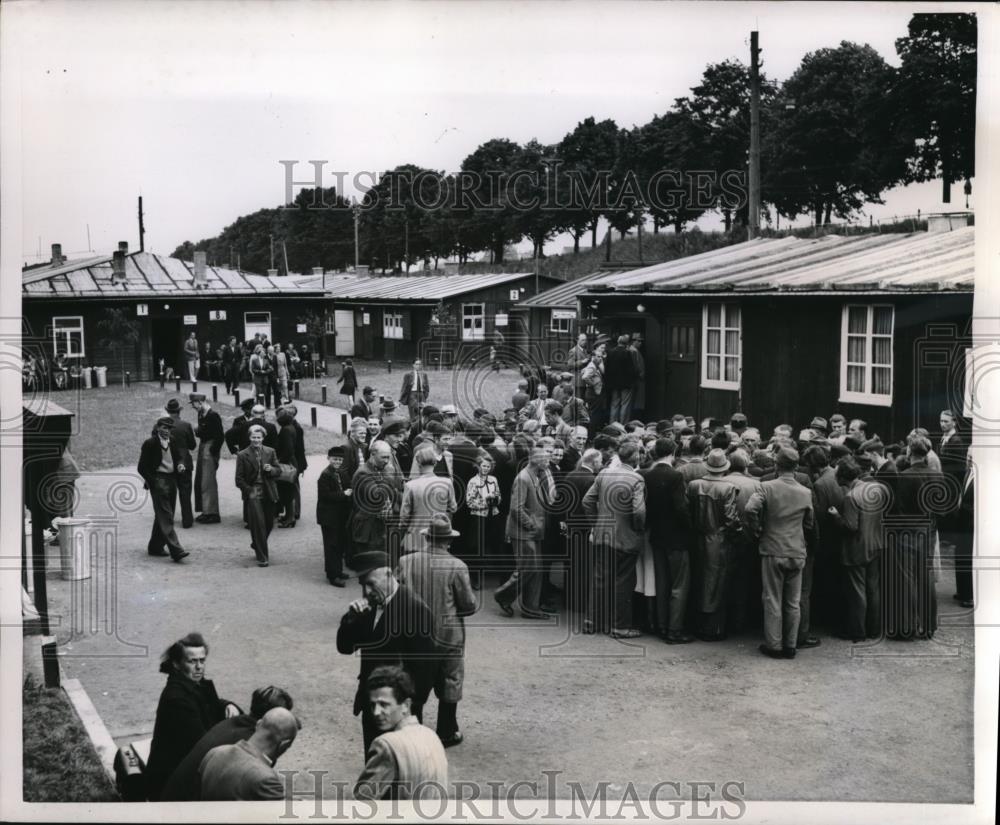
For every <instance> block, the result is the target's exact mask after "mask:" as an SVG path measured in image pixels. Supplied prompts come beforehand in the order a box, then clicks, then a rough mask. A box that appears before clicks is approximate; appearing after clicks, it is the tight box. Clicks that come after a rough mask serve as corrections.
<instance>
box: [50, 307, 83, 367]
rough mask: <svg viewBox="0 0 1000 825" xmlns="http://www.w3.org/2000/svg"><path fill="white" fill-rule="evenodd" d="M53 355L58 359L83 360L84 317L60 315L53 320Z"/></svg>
mask: <svg viewBox="0 0 1000 825" xmlns="http://www.w3.org/2000/svg"><path fill="white" fill-rule="evenodd" d="M52 354H53V357H56V358H58V357H59V356H60V355H65V356H66V357H67V358H83V357H84V356H85V355H86V354H87V353H86V350H85V349H84V346H83V316H82V315H59V316H56V317H54V318H53V319H52Z"/></svg>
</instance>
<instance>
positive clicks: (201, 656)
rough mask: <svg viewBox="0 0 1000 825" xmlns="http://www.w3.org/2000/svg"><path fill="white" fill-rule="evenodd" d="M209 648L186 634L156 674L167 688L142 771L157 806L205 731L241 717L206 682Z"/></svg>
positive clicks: (199, 638)
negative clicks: (168, 784) (165, 682)
mask: <svg viewBox="0 0 1000 825" xmlns="http://www.w3.org/2000/svg"><path fill="white" fill-rule="evenodd" d="M207 656H208V645H207V644H206V642H205V639H204V638H203V637H202V635H201V634H200V633H189V634H188V635H187V636H185V637H184V638H183V639H179V640H178V641H176V642H174V643H173V644H172V645H170V647H169V648H167V650H166V652H165V653H164V654H163V656H161V657H160V673H166V674H167V684H166V686H165V687H164V688H163V692H162V693H161V694H160V703H159V704H158V705H157V707H156V723H155V725H154V727H153V741H152V744H151V745H150V749H149V762H148V763H147V765H146V770H145V773H144V776H145V777H146V793H147V796H148V797H149V799H150V800H151V801H153V802H156V801H158V800H159V798H160V794H161V793H162V792H163V787H164V785H166V782H167V779H169V778H170V774H172V773H173V772H174V769H175V768H176V767H177V766H178V765H179V764H180V763H181V760H183V759H184V757H185V756H187V755H188V753H190V751H191V749H192V748H193V747H194V746H195V744H196V743H197V742H198V740H199V739H201V737H202V736H204V735H205V733H207V732H208V730H209V728H211V727H212V726H213V725H215V724H216V723H217V722H221V721H222V720H223V719H225V718H227V717H230V716H236V715H237V714H240V713H242V712H243V711H242V710H240V708H239V707H238V706H237V705H235V704H234V703H232V702H227V701H226V700H225V699H220V698H219V694H218V693H216V692H215V685H214V684H213V683H212V680H211V679H206V678H205V659H206V657H207Z"/></svg>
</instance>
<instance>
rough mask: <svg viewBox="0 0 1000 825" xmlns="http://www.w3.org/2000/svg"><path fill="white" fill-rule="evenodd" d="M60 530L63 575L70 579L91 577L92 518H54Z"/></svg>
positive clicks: (53, 520) (60, 556) (60, 557)
mask: <svg viewBox="0 0 1000 825" xmlns="http://www.w3.org/2000/svg"><path fill="white" fill-rule="evenodd" d="M52 526H53V527H55V528H56V529H58V530H59V566H60V570H61V571H62V577H63V578H64V579H69V580H70V581H78V580H79V579H89V578H90V536H91V530H90V519H88V518H54V519H52Z"/></svg>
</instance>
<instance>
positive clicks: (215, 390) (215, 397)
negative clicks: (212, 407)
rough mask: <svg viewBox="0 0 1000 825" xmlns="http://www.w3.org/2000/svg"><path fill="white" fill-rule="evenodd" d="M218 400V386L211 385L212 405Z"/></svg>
mask: <svg viewBox="0 0 1000 825" xmlns="http://www.w3.org/2000/svg"><path fill="white" fill-rule="evenodd" d="M218 400H219V385H218V384H212V403H215V402H216V401H218Z"/></svg>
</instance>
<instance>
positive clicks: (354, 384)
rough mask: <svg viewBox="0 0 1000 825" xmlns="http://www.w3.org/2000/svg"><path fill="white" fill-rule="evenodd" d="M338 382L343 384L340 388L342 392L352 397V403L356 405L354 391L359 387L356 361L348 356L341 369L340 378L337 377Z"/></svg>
mask: <svg viewBox="0 0 1000 825" xmlns="http://www.w3.org/2000/svg"><path fill="white" fill-rule="evenodd" d="M337 383H338V384H343V385H344V386H342V387H341V388H340V394H341V395H346V396H347V397H348V398H350V399H351V405H352V406H353V405H354V393H355V392H357V389H358V376H357V375H355V373H354V362H353V361H351V359H350V358H348V359H347V360H346V361H344V368H343V369H342V370H341V371H340V378H338V379H337Z"/></svg>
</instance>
